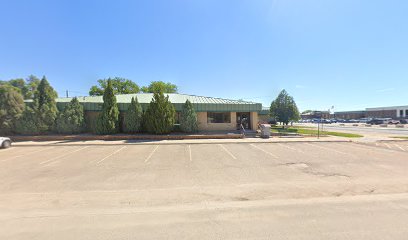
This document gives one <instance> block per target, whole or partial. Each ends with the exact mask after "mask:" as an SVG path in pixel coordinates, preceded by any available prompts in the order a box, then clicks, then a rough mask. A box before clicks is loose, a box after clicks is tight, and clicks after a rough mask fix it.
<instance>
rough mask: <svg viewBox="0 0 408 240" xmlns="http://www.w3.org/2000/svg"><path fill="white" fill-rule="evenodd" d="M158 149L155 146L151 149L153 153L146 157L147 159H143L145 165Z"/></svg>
mask: <svg viewBox="0 0 408 240" xmlns="http://www.w3.org/2000/svg"><path fill="white" fill-rule="evenodd" d="M158 148H159V145H157V146H156V147H155V148H154V149H153V151H152V152H151V153H150V154H149V156H147V158H146V159H145V163H147V162H148V161H149V160H150V158H151V157H152V156H153V154H154V153H155V152H156V150H157V149H158Z"/></svg>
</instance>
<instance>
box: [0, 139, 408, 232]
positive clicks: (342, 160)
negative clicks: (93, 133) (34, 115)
mask: <svg viewBox="0 0 408 240" xmlns="http://www.w3.org/2000/svg"><path fill="white" fill-rule="evenodd" d="M398 145H399V146H400V148H398V149H397V148H388V147H386V146H385V147H384V146H375V145H364V144H356V143H339V142H331V143H324V142H320V143H318V142H303V143H267V144H264V143H245V144H243V143H241V144H238V143H237V144H173V145H172V144H170V145H155V144H152V145H148V144H143V145H137V144H118V145H101V146H97V145H92V146H91V145H81V146H70V145H59V146H26V147H14V148H10V149H7V150H1V151H0V182H1V185H0V196H1V197H0V224H1V226H2V230H0V239H271V238H273V239H339V238H341V239H345V238H349V239H355V238H360V239H361V238H366V239H368V238H369V239H387V237H388V239H406V237H407V236H408V229H407V228H406V222H408V196H407V195H406V193H407V192H408V142H399V143H398ZM385 234H388V235H386V236H387V237H384V236H385ZM310 236H313V237H310Z"/></svg>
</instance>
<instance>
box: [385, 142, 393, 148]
mask: <svg viewBox="0 0 408 240" xmlns="http://www.w3.org/2000/svg"><path fill="white" fill-rule="evenodd" d="M384 145H385V146H386V147H387V148H389V149H392V147H391V146H390V145H389V144H388V143H384Z"/></svg>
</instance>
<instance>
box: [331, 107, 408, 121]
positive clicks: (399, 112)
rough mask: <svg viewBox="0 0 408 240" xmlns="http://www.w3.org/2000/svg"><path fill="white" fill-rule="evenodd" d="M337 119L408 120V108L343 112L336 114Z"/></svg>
mask: <svg viewBox="0 0 408 240" xmlns="http://www.w3.org/2000/svg"><path fill="white" fill-rule="evenodd" d="M334 114H335V118H338V119H359V118H392V119H403V118H408V106H392V107H377V108H366V110H361V111H343V112H335V113H334Z"/></svg>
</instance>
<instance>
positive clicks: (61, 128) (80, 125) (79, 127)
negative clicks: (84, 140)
mask: <svg viewBox="0 0 408 240" xmlns="http://www.w3.org/2000/svg"><path fill="white" fill-rule="evenodd" d="M84 128H85V118H84V107H83V106H82V105H81V104H80V103H79V101H78V99H77V98H76V97H75V98H73V99H72V100H71V102H70V103H68V104H67V105H66V106H65V108H64V110H63V111H62V112H61V113H60V114H59V115H58V118H57V120H56V130H57V132H59V133H69V134H72V133H80V132H82V131H83V130H84Z"/></svg>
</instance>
